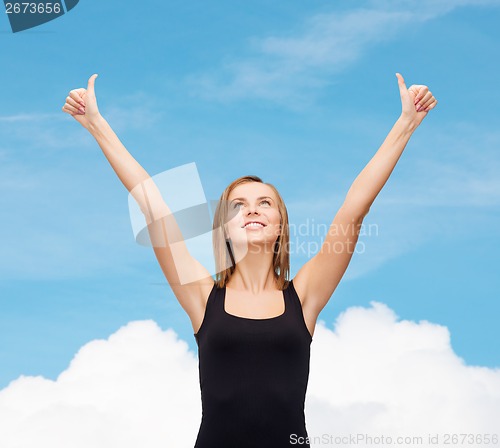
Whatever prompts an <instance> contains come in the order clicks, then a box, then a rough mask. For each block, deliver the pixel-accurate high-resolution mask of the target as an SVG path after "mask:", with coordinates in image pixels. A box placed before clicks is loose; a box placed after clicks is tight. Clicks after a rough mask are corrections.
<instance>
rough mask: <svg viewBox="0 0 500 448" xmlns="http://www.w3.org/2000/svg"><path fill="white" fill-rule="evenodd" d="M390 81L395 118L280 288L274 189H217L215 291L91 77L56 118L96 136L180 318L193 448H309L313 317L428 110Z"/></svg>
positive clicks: (281, 256)
mask: <svg viewBox="0 0 500 448" xmlns="http://www.w3.org/2000/svg"><path fill="white" fill-rule="evenodd" d="M396 76H397V78H398V84H399V90H400V95H401V104H402V111H401V115H400V117H399V118H398V119H397V121H396V123H395V124H394V126H393V128H392V129H391V131H390V132H389V134H388V135H387V137H386V139H385V141H384V142H383V144H382V145H381V147H380V148H379V150H378V151H377V153H376V154H375V155H374V156H373V158H372V159H371V160H370V162H369V163H368V164H367V165H366V167H365V168H364V169H363V170H362V171H361V173H360V174H359V175H358V177H357V178H356V179H355V181H354V182H353V184H352V186H351V188H350V189H349V191H348V193H347V195H346V197H345V200H344V202H343V204H342V206H341V207H340V208H339V210H338V212H337V214H336V215H335V217H334V219H333V222H332V224H331V226H330V230H329V232H328V234H327V236H326V238H325V240H324V242H323V244H322V247H321V250H320V251H319V253H318V254H316V255H315V256H314V257H313V258H311V259H310V260H309V261H308V262H307V263H305V264H304V265H303V266H302V268H301V269H300V270H299V271H298V272H297V275H296V276H295V277H294V278H293V280H288V274H289V247H288V246H289V233H288V231H289V230H288V215H287V211H286V207H285V204H284V202H283V200H282V198H281V196H280V194H279V193H278V191H277V190H276V188H274V187H273V186H272V185H271V184H266V183H264V182H262V180H261V179H260V178H258V177H256V176H244V177H241V178H239V179H236V180H235V181H234V182H232V183H231V184H230V185H229V186H228V187H227V188H226V189H225V191H224V192H223V194H222V196H221V198H220V201H219V204H218V207H217V210H216V213H215V218H214V231H213V243H214V256H215V257H216V267H217V274H216V279H215V280H214V279H213V277H212V276H211V275H210V273H209V272H208V271H207V270H206V269H205V268H204V267H203V266H202V265H201V264H200V263H198V262H197V261H196V260H195V259H194V258H193V257H191V256H190V254H189V252H188V250H187V247H186V245H185V244H184V242H183V240H182V233H181V232H180V229H179V228H178V227H177V224H176V222H175V219H173V215H172V213H171V212H170V210H169V208H168V206H167V204H165V202H164V201H163V199H162V197H161V194H160V192H159V191H158V189H157V188H156V186H155V185H154V182H153V181H152V179H151V178H150V176H149V175H148V173H147V172H146V171H145V170H144V169H143V168H142V167H141V166H140V165H139V164H138V163H137V161H136V160H135V159H134V158H133V157H132V156H131V155H130V154H129V153H128V151H127V150H126V148H125V147H124V146H123V145H122V143H121V142H120V140H119V139H118V137H117V136H116V134H115V133H114V132H113V130H112V129H111V127H110V126H109V124H108V123H107V122H106V120H105V119H104V118H103V117H102V116H101V114H100V113H99V110H98V107H97V101H96V97H95V90H94V84H95V79H96V77H97V75H92V76H91V77H90V79H89V81H88V85H87V89H84V88H80V89H75V90H72V91H71V92H70V93H69V96H68V97H67V98H66V102H65V104H64V106H63V108H62V110H63V111H64V112H66V113H68V114H70V115H72V116H73V117H74V118H75V119H76V120H77V121H78V122H79V123H80V124H81V125H83V126H84V127H85V128H86V129H87V130H88V131H89V132H90V133H91V134H92V135H93V136H94V137H95V139H96V141H97V143H98V144H99V146H100V147H101V149H102V151H103V152H104V155H105V156H106V158H107V159H108V161H109V163H110V164H111V166H112V167H113V169H114V170H115V172H116V174H117V175H118V177H119V178H120V180H121V181H122V182H123V184H124V185H125V187H126V188H127V189H128V191H130V192H131V193H132V194H133V196H134V198H135V199H136V200H137V202H138V203H139V205H140V207H141V210H142V212H143V213H144V215H145V217H146V221H147V224H148V231H149V234H150V237H151V241H152V244H153V249H154V252H155V255H156V257H157V259H158V262H159V264H160V266H161V268H162V270H163V272H164V274H165V276H166V278H167V280H168V282H169V284H170V286H171V288H172V290H173V292H174V294H175V296H176V298H177V299H178V301H179V303H180V304H181V306H182V307H183V309H184V310H185V311H186V313H187V314H188V316H189V318H190V319H191V323H192V326H193V330H194V336H195V338H196V342H197V343H198V347H199V351H198V355H199V373H200V387H201V396H202V408H203V414H202V421H201V425H200V429H199V432H198V437H197V440H196V445H195V447H196V448H215V447H217V448H240V447H251V448H257V447H258V448H261V447H262V448H263V447H270V448H271V447H272V448H281V447H289V446H297V445H299V446H306V447H309V446H310V444H309V440H308V434H307V430H306V425H305V418H304V403H305V393H306V388H307V381H308V375H309V355H310V344H311V342H312V337H313V334H314V328H315V325H316V320H317V317H318V315H319V313H320V311H321V310H322V309H323V308H324V307H325V305H326V304H327V302H328V300H329V299H330V297H331V296H332V294H333V292H334V290H335V288H336V287H337V285H338V284H339V282H340V280H341V278H342V276H343V274H344V272H345V270H346V269H347V266H348V264H349V262H350V260H351V257H352V254H353V252H354V248H355V245H356V242H357V239H358V234H359V230H360V226H361V224H362V222H363V219H364V217H365V216H366V214H367V213H368V212H369V210H370V207H371V205H372V203H373V201H374V200H375V198H376V196H377V195H378V193H379V192H380V190H381V189H382V187H383V186H384V184H385V183H386V181H387V179H388V178H389V176H390V174H391V172H392V170H393V169H394V167H395V165H396V163H397V161H398V160H399V158H400V156H401V154H402V152H403V150H404V148H405V146H406V144H407V142H408V140H409V139H410V137H411V135H412V134H413V132H414V131H415V129H416V128H417V127H418V126H419V125H420V123H421V122H422V120H423V119H424V118H425V117H426V115H427V113H428V112H429V111H430V110H431V109H433V108H434V107H435V106H436V104H437V100H436V99H435V98H434V96H433V95H432V93H431V92H430V91H429V89H428V88H427V87H426V86H423V85H413V86H411V87H410V88H409V89H407V88H406V85H405V83H404V79H403V77H402V76H401V75H400V74H399V73H397V74H396ZM186 279H189V280H186Z"/></svg>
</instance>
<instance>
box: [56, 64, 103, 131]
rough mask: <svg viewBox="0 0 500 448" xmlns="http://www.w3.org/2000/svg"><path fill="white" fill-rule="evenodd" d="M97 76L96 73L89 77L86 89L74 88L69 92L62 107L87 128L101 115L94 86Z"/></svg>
mask: <svg viewBox="0 0 500 448" xmlns="http://www.w3.org/2000/svg"><path fill="white" fill-rule="evenodd" d="M97 76H98V75H97V74H94V75H92V76H91V77H90V78H89V81H88V84H87V88H86V89H84V88H80V89H73V90H72V91H71V92H69V95H68V96H67V97H66V102H65V103H64V106H63V107H62V110H63V112H66V113H68V114H70V115H71V116H72V117H73V118H74V119H75V120H76V121H78V122H79V123H80V124H81V125H82V126H83V127H85V128H88V127H89V125H90V124H92V123H94V122H95V121H96V120H97V119H98V118H99V117H100V113H99V109H98V107H97V100H96V97H95V88H94V84H95V80H96V78H97Z"/></svg>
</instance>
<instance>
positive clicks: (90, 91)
mask: <svg viewBox="0 0 500 448" xmlns="http://www.w3.org/2000/svg"><path fill="white" fill-rule="evenodd" d="M98 76H99V75H97V74H94V75H92V76H91V77H90V78H89V82H88V85H87V93H88V94H89V95H92V96H95V88H94V84H95V80H96V78H97V77H98Z"/></svg>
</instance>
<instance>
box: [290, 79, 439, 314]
mask: <svg viewBox="0 0 500 448" xmlns="http://www.w3.org/2000/svg"><path fill="white" fill-rule="evenodd" d="M396 76H397V78H398V85H399V92H400V95H401V105H402V111H401V115H400V117H399V118H398V119H397V121H396V123H395V124H394V126H393V127H392V129H391V131H390V132H389V134H388V135H387V137H386V139H385V140H384V142H383V143H382V145H381V146H380V148H379V149H378V151H377V152H376V154H375V155H374V156H373V157H372V159H371V160H370V161H369V162H368V164H367V165H366V166H365V167H364V169H363V170H362V171H361V173H360V174H359V175H358V176H357V177H356V179H355V180H354V182H353V184H352V185H351V187H350V189H349V191H348V192H347V195H346V197H345V200H344V202H343V204H342V206H341V207H340V209H339V211H338V212H337V214H336V215H335V217H334V219H333V222H332V224H331V225H330V228H329V231H328V234H327V236H326V237H325V240H324V242H323V244H322V247H321V249H320V251H319V252H318V253H317V254H316V255H315V256H314V257H313V258H311V259H310V260H309V261H308V262H307V263H305V264H304V266H302V268H301V269H300V270H299V271H298V272H297V275H296V277H295V279H294V285H295V288H296V290H297V293H298V294H299V296H300V295H301V296H302V300H303V308H304V314H305V315H306V318H309V320H311V321H315V319H316V317H317V316H318V314H319V313H320V311H321V310H322V309H323V307H324V306H325V305H326V304H327V302H328V300H329V299H330V297H331V295H332V294H333V292H334V290H335V288H336V287H337V285H338V283H339V282H340V280H341V278H342V276H343V275H344V272H345V271H346V269H347V267H348V265H349V263H350V260H351V258H352V255H353V253H354V249H355V246H356V243H357V240H358V236H359V232H360V229H361V224H362V222H363V219H364V217H365V216H366V215H367V214H368V212H369V210H370V207H371V205H372V203H373V201H374V200H375V198H376V197H377V195H378V194H379V192H380V191H381V190H382V187H383V186H384V185H385V183H386V182H387V180H388V179H389V176H390V175H391V173H392V171H393V170H394V167H395V166H396V163H397V162H398V160H399V158H400V157H401V154H402V153H403V150H404V149H405V147H406V144H407V143H408V141H409V139H410V137H411V135H412V134H413V132H414V131H415V129H416V128H417V127H418V126H419V125H420V123H421V122H422V120H423V119H424V118H425V117H426V115H427V113H428V112H429V111H430V110H431V109H433V108H434V107H435V106H436V104H437V100H436V99H435V98H434V96H433V95H432V93H431V92H430V91H429V89H428V87H427V86H423V85H413V86H411V87H410V88H409V89H407V88H406V85H405V82H404V79H403V77H402V76H401V75H400V74H399V73H397V74H396Z"/></svg>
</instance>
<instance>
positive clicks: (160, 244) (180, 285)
mask: <svg viewBox="0 0 500 448" xmlns="http://www.w3.org/2000/svg"><path fill="white" fill-rule="evenodd" d="M96 78H97V75H95V74H94V75H92V76H91V77H90V79H89V81H88V85H87V89H84V88H80V89H74V90H72V91H71V92H70V93H69V96H68V97H67V98H66V102H65V104H64V106H63V108H62V110H63V111H64V112H66V113H68V114H70V115H71V116H73V118H75V120H77V121H78V122H79V123H80V124H81V125H82V126H83V127H85V128H86V129H87V130H88V131H89V132H90V134H91V135H92V136H93V137H94V138H95V139H96V141H97V143H98V144H99V146H100V148H101V149H102V152H103V153H104V156H105V157H106V159H107V160H108V162H109V163H110V165H111V167H112V168H113V170H114V171H115V173H116V175H117V176H118V177H119V179H120V181H121V182H122V183H123V185H124V186H125V187H126V188H127V190H128V191H129V192H130V193H131V194H132V196H133V197H134V198H135V200H136V201H137V203H138V204H139V207H140V208H141V210H142V212H143V213H144V216H145V218H146V222H147V224H148V231H149V235H150V239H151V242H152V244H153V249H154V252H155V255H156V257H157V259H158V262H159V264H160V266H161V269H162V271H163V273H164V274H165V277H166V278H167V280H168V282H169V284H170V286H171V288H172V290H173V292H174V294H175V296H176V297H177V299H178V300H179V302H180V304H181V306H182V307H183V308H184V310H185V311H186V312H187V313H188V315H189V317H190V318H191V321H192V323H193V328H195V327H196V326H197V323H198V321H200V322H201V319H202V317H203V312H204V305H205V301H206V298H207V297H208V294H209V292H210V289H211V287H212V286H213V283H214V281H213V279H212V277H211V275H210V273H209V272H208V270H207V269H206V268H204V267H203V266H202V265H201V264H200V263H199V262H198V261H197V260H196V259H194V258H193V257H192V256H191V255H190V254H189V252H188V249H187V246H186V244H185V243H184V240H183V238H182V234H181V231H180V229H179V227H178V226H177V223H176V221H175V219H174V217H173V214H172V213H171V211H170V209H169V208H168V205H167V204H166V203H165V201H164V200H163V198H162V196H161V193H160V191H159V190H158V188H157V186H156V185H155V183H154V182H153V180H152V178H151V177H150V175H149V174H148V173H147V172H146V170H145V169H144V168H143V167H142V166H141V165H140V164H139V163H138V162H137V161H136V160H135V159H134V157H132V155H131V154H130V153H129V152H128V151H127V149H126V148H125V146H124V145H123V144H122V142H121V141H120V139H119V138H118V136H117V135H116V134H115V132H114V131H113V129H112V128H111V126H110V125H109V124H108V122H107V121H106V120H105V119H104V117H103V116H102V115H101V114H100V112H99V109H98V106H97V100H96V96H95V79H96ZM169 242H175V245H173V246H171V244H169ZM174 252H175V253H174ZM187 276H189V277H190V278H192V279H195V280H194V281H190V282H189V283H186V281H185V280H183V279H185V278H186V277H187Z"/></svg>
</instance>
